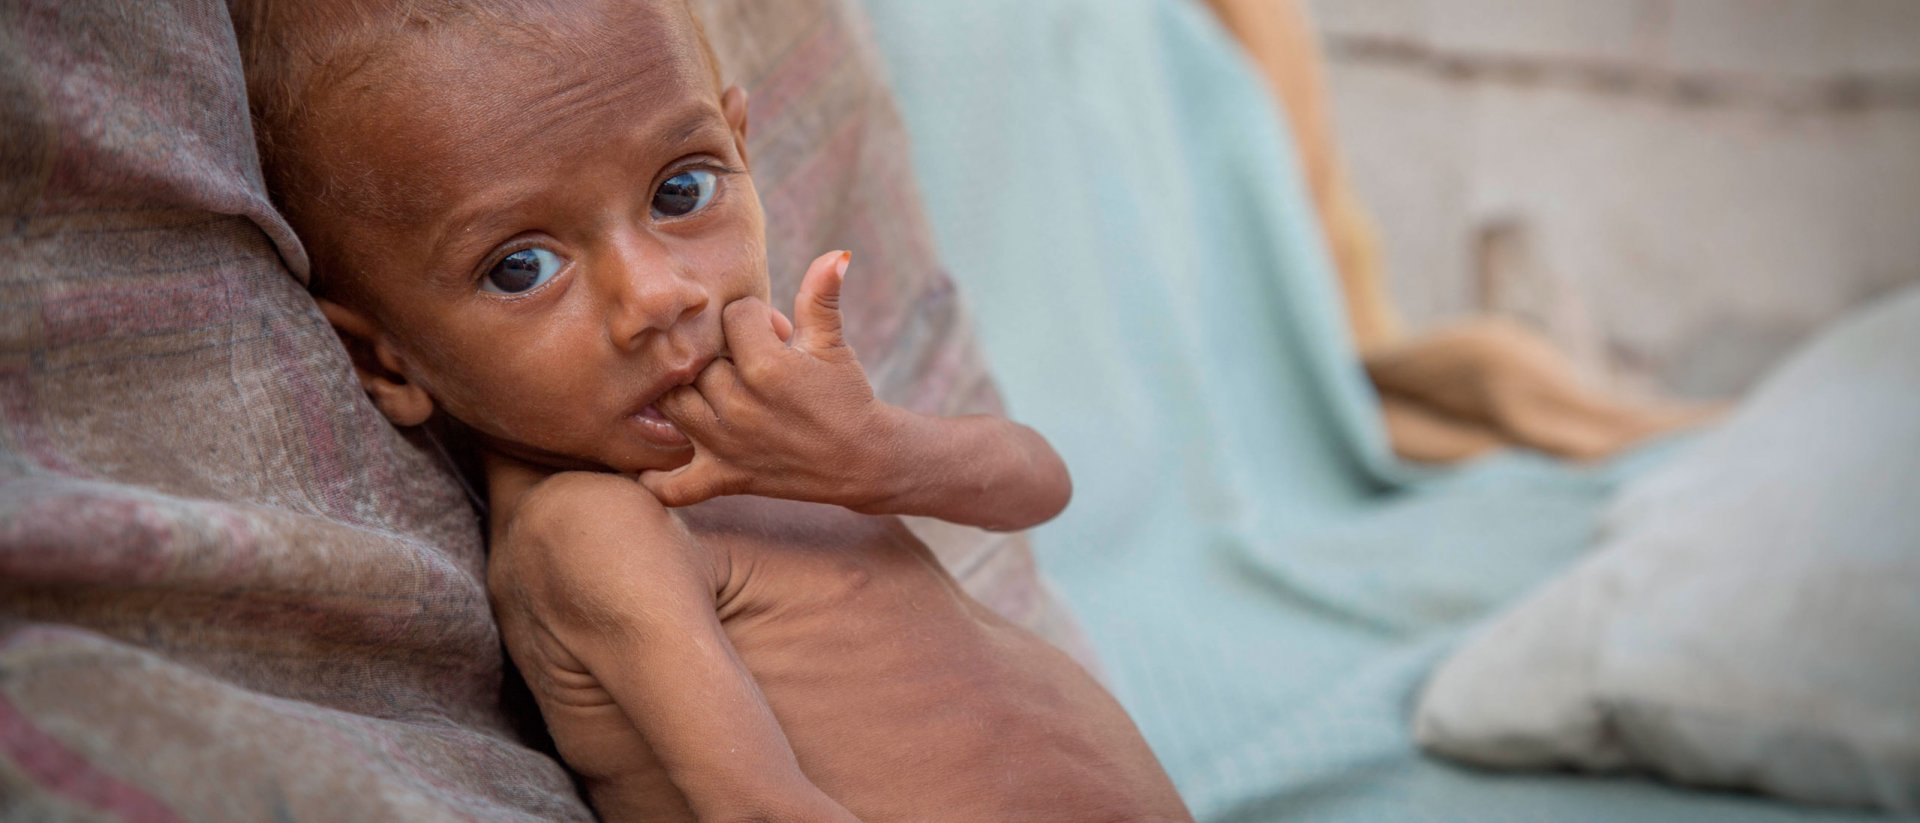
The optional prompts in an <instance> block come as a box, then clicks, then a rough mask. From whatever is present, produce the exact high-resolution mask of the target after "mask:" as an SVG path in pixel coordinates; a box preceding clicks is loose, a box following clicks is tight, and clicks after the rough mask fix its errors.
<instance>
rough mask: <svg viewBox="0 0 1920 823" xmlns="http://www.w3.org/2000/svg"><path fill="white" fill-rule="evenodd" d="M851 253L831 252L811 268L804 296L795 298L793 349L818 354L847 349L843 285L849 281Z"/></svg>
mask: <svg viewBox="0 0 1920 823" xmlns="http://www.w3.org/2000/svg"><path fill="white" fill-rule="evenodd" d="M852 261H853V255H852V253H850V252H844V251H841V252H828V253H827V254H823V255H821V256H820V257H818V258H816V259H815V260H814V261H813V265H811V266H808V267H807V274H806V276H805V277H803V278H801V280H800V293H799V294H797V295H794V298H793V325H794V332H793V347H794V348H796V349H801V350H803V351H808V352H812V353H815V354H818V353H821V352H825V351H829V350H832V349H837V348H840V347H842V346H845V345H846V344H847V343H846V338H845V337H844V336H843V334H842V330H841V322H840V284H841V283H842V282H844V281H845V280H846V276H847V265H848V264H849V263H851V262H852Z"/></svg>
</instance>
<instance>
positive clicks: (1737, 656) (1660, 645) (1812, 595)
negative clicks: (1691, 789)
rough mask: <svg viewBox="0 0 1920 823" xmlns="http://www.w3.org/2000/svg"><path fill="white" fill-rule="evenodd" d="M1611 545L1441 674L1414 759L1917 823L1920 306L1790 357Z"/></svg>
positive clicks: (1663, 475)
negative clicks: (1615, 775) (1609, 773)
mask: <svg viewBox="0 0 1920 823" xmlns="http://www.w3.org/2000/svg"><path fill="white" fill-rule="evenodd" d="M1605 522H1606V528H1605V531H1604V537H1603V539H1602V541H1601V546H1600V548H1599V549H1598V550H1597V551H1596V552H1595V553H1594V554H1593V555H1592V556H1590V557H1588V558H1587V559H1586V560H1584V561H1583V562H1581V563H1580V564H1579V565H1578V566H1576V567H1575V568H1574V569H1572V570H1571V571H1569V572H1567V573H1566V574H1564V575H1562V576H1561V577H1559V578H1557V579H1555V580H1553V581H1551V582H1550V583H1548V584H1547V585H1546V586H1545V587H1543V588H1541V589H1540V590H1538V591H1536V592H1535V593H1533V594H1532V595H1530V596H1528V597H1527V598H1526V599H1525V600H1524V601H1522V602H1521V603H1520V604H1519V605H1517V606H1515V607H1514V608H1512V609H1511V610H1509V611H1508V612H1506V613H1505V614H1503V615H1501V616H1500V617H1498V618H1496V619H1495V620H1493V621H1492V622H1491V623H1490V624H1488V625H1486V626H1485V627H1483V628H1482V629H1481V630H1480V631H1479V632H1478V633H1477V634H1476V635H1475V636H1473V637H1472V638H1470V639H1469V640H1468V642H1467V644H1466V645H1465V646H1464V647H1463V648H1461V649H1460V650H1459V651H1458V652H1456V653H1455V654H1454V655H1453V656H1452V657H1451V658H1450V659H1448V660H1447V661H1446V662H1445V663H1443V664H1442V665H1441V666H1440V667H1439V669H1438V670H1437V671H1436V672H1435V673H1434V675H1433V677H1432V679H1431V680H1430V681H1429V682H1428V683H1427V686H1426V690H1425V693H1424V694H1422V695H1421V698H1420V704H1419V708H1418V711H1417V715H1416V717H1415V720H1414V725H1415V735H1416V737H1417V739H1418V740H1419V741H1420V743H1421V745H1423V746H1425V747H1427V748H1428V749H1430V750H1432V751H1434V752H1438V753H1440V754H1443V755H1446V756H1449V757H1454V758H1458V759H1460V760H1464V761H1468V762H1471V763H1475V764H1479V765H1484V766H1490V767H1496V768H1549V767H1558V766H1574V767H1580V768H1587V769H1605V770H1612V769H1621V768H1644V769H1649V770H1652V771H1653V772H1656V773H1658V774H1661V775H1664V776H1666V777H1669V778H1672V779H1674V780H1678V781H1681V782H1685V783H1692V784H1698V785H1705V786H1719V787H1734V788H1748V789H1755V790H1759V791H1764V792H1770V793H1773V794H1777V795H1780V796H1782V797H1788V798H1793V799H1796V800H1803V801H1808V802H1814V803H1831V804H1841V805H1871V806H1878V807H1881V808H1884V809H1888V810H1892V811H1897V812H1906V813H1913V812H1916V811H1920V288H1916V289H1909V290H1907V291H1906V292H1904V293H1902V294H1899V295H1897V296H1894V297H1892V298H1889V299H1885V300H1882V301H1881V302H1880V303H1879V304H1878V305H1877V306H1875V307H1873V308H1870V309H1868V310H1867V311H1865V312H1863V313H1861V314H1859V315H1857V316H1855V317H1854V318H1852V319H1851V320H1849V321H1847V322H1846V323H1845V324H1844V325H1842V326H1840V327H1839V328H1836V329H1835V330H1833V331H1831V332H1829V333H1827V334H1826V335H1825V336H1823V337H1822V338H1821V339H1819V340H1818V341H1817V342H1815V343H1814V344H1812V345H1810V346H1808V347H1806V348H1805V349H1803V350H1801V351H1800V352H1799V353H1798V354H1797V355H1796V356H1794V357H1793V358H1792V359H1791V360H1790V361H1789V362H1788V363H1787V364H1786V365H1785V366H1784V367H1782V368H1781V369H1779V370H1778V371H1777V372H1775V373H1774V375H1773V376H1772V377H1771V378H1770V379H1768V380H1767V381H1766V382H1765V383H1764V384H1763V385H1762V386H1761V387H1760V388H1759V389H1757V390H1756V391H1755V392H1754V394H1753V395H1752V396H1751V397H1750V398H1749V399H1748V400H1747V402H1746V403H1745V404H1744V405H1743V406H1742V407H1741V408H1740V410H1739V411H1738V412H1736V413H1735V414H1734V415H1733V416H1732V417H1731V418H1730V419H1729V420H1727V421H1726V423H1725V424H1724V425H1723V426H1721V427H1720V428H1719V429H1717V430H1715V431H1712V432H1710V433H1708V434H1706V435H1704V436H1702V437H1701V438H1700V439H1699V440H1698V441H1697V442H1696V443H1694V444H1693V445H1691V446H1690V447H1688V449H1687V450H1686V451H1685V452H1683V453H1682V454H1680V455H1677V456H1676V457H1675V458H1674V459H1673V460H1672V461H1671V462H1669V463H1668V464H1666V465H1664V466H1662V467H1660V468H1659V469H1658V470H1656V471H1655V472H1653V473H1650V474H1648V475H1646V476H1645V477H1643V478H1641V479H1640V480H1638V481H1636V482H1634V483H1633V484H1631V485H1630V486H1628V487H1627V488H1626V489H1624V490H1623V491H1622V492H1621V494H1620V495H1619V497H1618V498H1616V501H1615V503H1614V504H1613V507H1612V509H1611V510H1610V511H1609V512H1608V514H1607V516H1606V521H1605Z"/></svg>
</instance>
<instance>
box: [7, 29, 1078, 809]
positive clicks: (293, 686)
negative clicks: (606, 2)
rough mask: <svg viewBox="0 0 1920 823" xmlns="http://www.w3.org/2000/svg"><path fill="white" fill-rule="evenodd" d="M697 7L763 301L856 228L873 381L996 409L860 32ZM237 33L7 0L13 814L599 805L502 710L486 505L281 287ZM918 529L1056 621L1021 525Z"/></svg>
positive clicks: (858, 310) (1038, 618) (275, 223)
mask: <svg viewBox="0 0 1920 823" xmlns="http://www.w3.org/2000/svg"><path fill="white" fill-rule="evenodd" d="M703 5H705V6H706V7H707V8H708V9H709V10H710V11H713V12H715V13H716V14H718V15H719V16H718V17H717V18H715V19H714V20H713V21H712V23H711V28H712V29H713V30H714V32H715V35H716V37H715V40H716V45H718V46H719V47H720V50H721V54H722V55H723V60H722V62H723V63H726V64H727V65H728V66H729V67H730V68H734V69H735V70H736V73H737V75H738V76H740V77H742V78H744V79H745V80H746V83H747V85H748V86H749V87H750V88H751V90H752V91H753V92H754V111H753V118H754V122H755V123H756V126H757V127H758V128H760V129H761V130H760V132H759V134H758V137H757V138H756V140H755V142H754V145H753V151H754V156H755V159H756V163H757V170H758V171H760V172H761V175H760V181H761V189H762V191H763V192H764V193H765V197H766V198H767V205H768V211H769V224H770V225H771V226H773V227H774V228H773V229H772V231H773V232H774V236H773V237H772V238H771V240H772V249H771V252H772V260H773V261H774V265H775V272H776V294H784V295H786V296H789V297H790V295H791V294H792V292H793V289H794V287H795V281H796V280H797V278H798V275H799V273H800V271H801V265H802V263H803V261H804V258H805V257H807V256H809V255H811V254H812V253H814V252H815V251H817V250H823V249H827V248H833V247H841V246H844V247H849V248H853V249H855V250H856V251H857V252H858V254H859V257H858V260H859V262H858V263H857V264H856V265H858V266H859V267H860V271H861V272H862V273H863V276H861V277H859V278H857V279H855V280H854V281H853V283H851V284H850V289H852V291H851V292H850V293H849V295H848V299H847V306H848V309H849V314H850V317H849V323H850V325H851V329H850V332H851V334H852V335H853V338H854V343H855V345H857V346H858V347H859V348H860V350H861V352H862V353H863V355H864V356H865V358H866V360H867V362H868V363H869V364H870V366H871V369H872V371H873V373H874V376H875V379H876V381H877V383H878V385H879V388H880V390H881V392H882V393H883V395H884V396H886V397H888V398H891V399H894V400H896V401H898V402H904V403H907V404H909V405H912V406H914V407H916V408H921V409H927V410H938V411H949V412H957V411H967V410H991V409H995V408H997V407H998V401H997V399H996V395H995V392H994V388H993V385H992V383H991V381H990V380H989V379H988V377H987V375H986V373H985V371H984V369H983V368H982V366H981V365H980V362H981V361H980V358H979V357H978V356H977V355H976V353H975V352H974V350H973V347H972V344H971V341H970V338H969V332H968V331H967V322H966V318H965V313H964V312H963V311H962V310H961V307H960V305H959V303H958V301H957V299H956V298H955V296H954V293H953V290H952V288H951V286H950V284H949V283H948V282H947V280H946V279H945V277H944V276H943V274H942V273H941V270H940V268H939V267H938V265H937V262H936V260H935V258H934V256H933V251H932V246H931V243H930V242H928V239H927V238H928V233H927V231H926V229H925V227H924V226H923V225H922V222H921V217H920V214H919V211H918V205H917V203H916V198H917V195H916V193H915V191H914V189H913V183H912V179H911V176H910V175H909V174H908V173H907V170H906V163H905V160H904V149H903V147H902V140H903V138H902V136H901V134H900V131H899V127H898V125H897V121H896V119H895V118H894V116H893V114H892V111H891V108H890V103H889V101H888V100H887V98H886V96H885V94H884V92H883V91H882V90H881V88H880V87H879V86H878V85H877V83H876V81H875V80H874V79H873V78H874V72H873V71H872V68H871V67H872V62H873V60H872V58H871V56H870V54H871V48H870V46H868V45H866V44H865V43H864V41H863V40H862V38H864V37H865V36H866V33H865V31H864V29H862V28H860V27H859V26H858V25H855V23H854V21H853V19H852V18H850V17H849V16H848V15H847V14H846V13H845V12H844V11H843V10H842V9H841V8H840V6H839V5H838V4H837V3H836V2H834V1H833V0H813V1H812V2H806V3H799V2H793V3H782V4H781V5H780V6H779V7H778V8H779V15H778V17H774V16H771V15H770V14H769V13H768V12H767V11H765V9H766V8H767V7H764V6H762V7H759V8H758V10H757V11H756V10H755V9H749V8H746V7H744V6H743V7H741V8H739V9H734V8H732V6H733V5H734V4H732V3H730V2H720V1H719V0H714V1H713V2H707V3H704V4H703ZM237 55H238V51H237V47H236V45H235V43H234V36H233V32H232V27H231V24H230V23H229V21H228V17H227V11H226V8H225V7H224V5H223V4H221V3H220V2H219V0H164V1H163V0H154V2H142V3H124V2H107V0H0V218H4V221H3V222H0V818H5V819H10V820H11V819H23V818H25V819H87V820H111V819H119V820H138V821H165V820H264V819H279V820H293V819H348V820H394V819H397V820H440V819H489V820H509V819H525V820H570V819H571V820H579V819H588V818H589V817H590V814H589V812H588V810H587V809H586V808H585V806H584V805H583V804H582V803H581V801H580V800H579V797H578V795H577V794H576V792H575V790H574V788H573V786H572V784H571V782H570V780H569V779H568V777H567V775H566V774H565V772H564V771H563V770H562V769H561V768H560V766H559V765H558V764H557V762H555V761H554V760H553V759H552V758H551V757H549V756H548V755H546V754H543V753H541V752H540V751H537V750H536V749H535V748H533V747H531V746H529V745H528V744H527V743H526V742H524V741H526V740H529V739H533V738H534V737H537V733H535V734H529V733H528V730H526V729H524V728H521V727H519V726H517V725H516V723H517V722H524V721H525V720H526V718H527V717H528V715H527V714H526V713H525V712H524V711H519V712H516V711H512V710H510V709H509V707H508V705H507V702H508V701H505V700H503V680H504V678H503V662H502V655H501V651H500V647H499V640H498V635H497V633H496V630H495V626H494V623H493V621H492V618H491V616H490V614H489V612H488V607H487V598H486V593H485V591H484V589H483V588H482V585H481V581H482V579H483V576H482V566H483V563H484V554H483V548H482V542H481V533H480V528H479V522H478V519H477V518H476V516H475V515H474V512H473V511H472V509H471V508H470V507H469V506H468V504H467V502H466V500H465V498H464V495H463V494H462V492H461V491H460V490H459V488H458V486H457V484H456V482H455V481H454V479H453V477H452V475H451V474H450V473H449V472H448V471H446V470H445V468H444V462H443V461H442V460H441V459H439V457H438V455H436V454H435V453H434V451H433V449H432V448H430V446H429V445H427V444H423V443H420V442H415V441H412V440H410V439H408V437H406V436H404V435H402V434H401V433H399V432H396V431H395V430H394V429H393V428H391V427H390V426H388V425H387V424H386V423H385V422H384V421H383V420H382V419H381V418H380V417H379V415H378V413H377V412H375V411H374V410H373V408H372V407H371V405H370V404H369V403H368V402H367V401H366V399H365V397H364V396H363V395H362V394H361V392H360V391H359V389H358V388H357V385H356V383H355V381H354V378H353V375H352V371H351V369H350V367H349V365H348V362H347V359H346V356H345V353H344V351H342V349H341V347H340V345H339V343H338V342H337V339H336V338H335V337H334V335H333V333H332V332H331V330H330V329H328V327H327V325H326V323H325V322H324V320H323V319H322V318H321V317H320V315H319V313H318V311H317V310H316V309H315V307H314V305H313V303H312V301H311V300H309V299H308V298H307V297H306V295H305V294H304V292H303V291H302V290H301V287H300V285H299V283H298V282H297V281H296V280H295V278H293V277H289V276H288V273H289V270H292V271H301V270H304V267H305V256H304V252H303V251H302V250H301V248H300V246H299V244H298V241H297V240H295V239H294V238H293V237H292V235H291V234H290V233H289V231H288V230H287V227H286V226H285V224H284V223H283V222H282V221H281V220H280V218H279V217H278V216H277V215H276V214H275V213H274V212H273V210H272V208H271V207H270V206H269V205H268V203H267V201H266V198H265V196H264V193H263V187H262V183H261V176H260V172H259V168H258V162H257V159H256V154H255V151H254V146H253V142H252V133H251V131H250V128H249V125H248V119H247V110H246V104H245V99H244V86H243V82H242V78H241V74H240V69H239V63H238V56H237ZM736 61H737V67H736ZM856 170H857V171H859V172H860V173H858V174H856V173H855V172H856ZM934 531H937V533H933V532H932V531H930V534H932V536H933V537H935V538H936V539H937V541H938V545H937V546H936V548H937V550H939V551H940V552H941V555H942V557H943V559H945V560H947V561H949V562H950V563H951V564H952V565H953V566H954V567H955V569H956V571H957V572H958V573H959V574H960V576H961V577H962V581H963V583H965V584H967V585H968V586H969V587H970V589H971V590H973V591H974V592H975V593H976V594H978V595H979V596H980V597H981V598H982V599H983V600H984V601H986V602H987V603H989V604H990V605H993V606H995V607H996V608H999V609H1001V610H1002V611H1003V612H1005V613H1007V614H1009V615H1011V616H1012V617H1014V618H1015V619H1016V620H1020V621H1022V622H1024V623H1026V624H1027V625H1030V626H1034V627H1036V628H1038V629H1040V630H1041V631H1042V632H1043V633H1044V634H1047V636H1049V637H1051V638H1053V639H1056V640H1057V641H1059V642H1062V643H1063V644H1067V645H1069V646H1071V645H1072V644H1073V643H1074V642H1075V637H1076V636H1075V635H1073V634H1072V633H1071V626H1070V624H1068V623H1067V622H1066V621H1065V618H1064V616H1063V613H1062V612H1060V611H1059V610H1058V608H1057V607H1056V606H1055V605H1054V603H1053V601H1052V600H1051V599H1050V598H1049V596H1048V594H1047V592H1046V591H1045V589H1044V588H1043V587H1042V585H1041V583H1040V581H1039V579H1038V578H1037V576H1036V574H1035V572H1034V570H1033V565H1032V559H1031V556H1030V554H1029V552H1028V550H1027V548H1026V544H1025V543H1024V541H1023V540H1022V539H1020V538H1017V537H1014V538H991V539H988V538H982V537H981V536H980V534H979V533H977V532H969V531H966V530H957V529H945V530H934ZM509 682H510V681H509Z"/></svg>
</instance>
